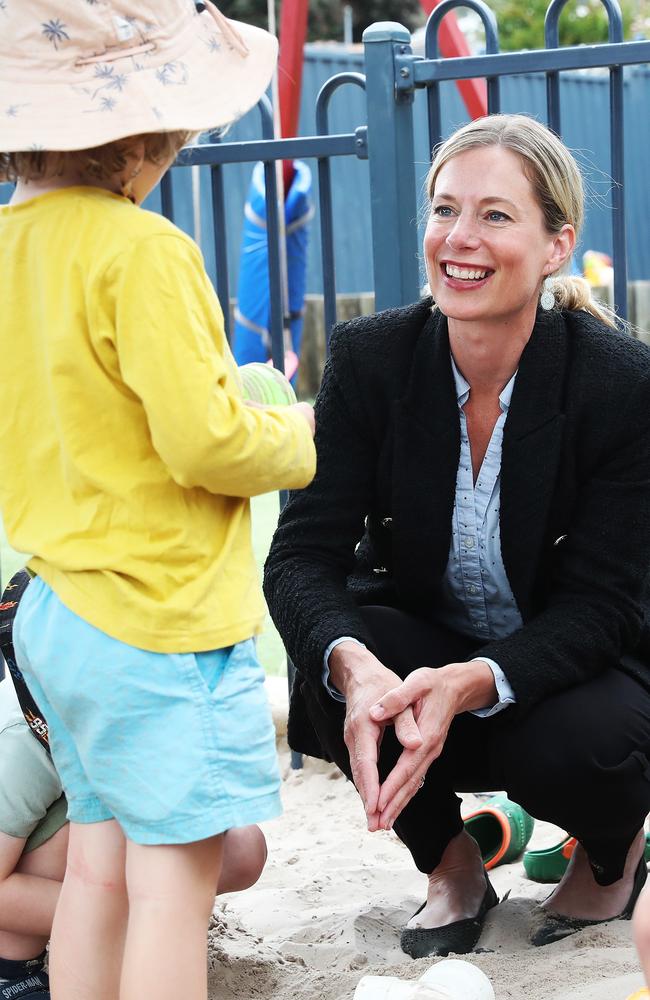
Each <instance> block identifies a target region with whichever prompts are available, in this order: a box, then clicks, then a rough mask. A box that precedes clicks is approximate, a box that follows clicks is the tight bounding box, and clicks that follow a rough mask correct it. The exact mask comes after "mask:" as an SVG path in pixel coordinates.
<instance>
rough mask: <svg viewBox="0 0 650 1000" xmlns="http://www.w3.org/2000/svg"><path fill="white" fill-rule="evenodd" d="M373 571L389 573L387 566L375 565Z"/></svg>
mask: <svg viewBox="0 0 650 1000" xmlns="http://www.w3.org/2000/svg"><path fill="white" fill-rule="evenodd" d="M373 573H388V570H387V569H386V567H385V566H375V568H374V569H373Z"/></svg>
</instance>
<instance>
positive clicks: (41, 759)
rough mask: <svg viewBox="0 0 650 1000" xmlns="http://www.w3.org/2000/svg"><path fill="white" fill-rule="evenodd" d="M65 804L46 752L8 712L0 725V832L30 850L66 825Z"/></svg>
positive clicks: (19, 718) (19, 715)
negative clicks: (14, 838) (24, 842)
mask: <svg viewBox="0 0 650 1000" xmlns="http://www.w3.org/2000/svg"><path fill="white" fill-rule="evenodd" d="M66 814H67V803H66V800H65V796H64V795H63V789H62V788H61V782H60V781H59V776H58V774H57V773H56V770H55V769H54V765H53V763H52V760H51V759H50V756H49V754H48V753H47V751H46V750H45V749H44V748H43V747H42V746H41V744H40V743H39V742H38V740H36V739H35V738H34V737H33V736H32V734H31V733H30V731H29V727H28V725H27V723H26V722H25V719H24V717H23V714H22V712H21V711H20V710H19V709H12V710H11V711H10V712H9V713H8V714H7V715H6V716H5V717H4V719H3V720H2V722H1V723H0V832H1V833H6V834H7V835H8V836H10V837H20V838H21V839H24V840H26V841H27V843H26V844H25V851H33V850H35V849H36V848H37V847H40V846H41V844H44V843H45V841H46V840H49V839H50V837H53V836H54V834H55V833H56V832H57V830H60V829H61V827H62V826H64V825H65V823H66Z"/></svg>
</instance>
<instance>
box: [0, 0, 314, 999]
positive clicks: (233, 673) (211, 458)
mask: <svg viewBox="0 0 650 1000" xmlns="http://www.w3.org/2000/svg"><path fill="white" fill-rule="evenodd" d="M2 14H3V21H2V31H1V32H0V90H1V91H2V93H3V100H5V101H6V102H7V104H8V105H10V106H11V108H12V109H13V110H12V114H11V115H8V116H6V118H4V119H3V124H2V130H1V131H0V145H1V147H2V152H0V171H2V173H4V176H5V178H6V179H9V180H14V181H16V188H15V192H14V195H13V198H12V200H11V203H10V204H9V206H7V207H5V208H2V209H0V301H2V304H3V308H2V314H1V315H0V351H1V353H2V356H3V376H4V377H3V386H4V395H3V409H4V411H5V413H11V414H12V420H11V421H5V422H4V424H3V425H2V427H1V428H0V507H1V510H2V516H3V519H4V523H5V527H6V530H7V534H8V536H9V540H10V542H11V544H12V545H13V546H14V547H15V548H17V549H19V550H22V551H25V552H30V553H33V555H32V557H31V559H30V562H29V564H28V565H29V569H30V571H31V572H32V573H33V574H35V578H34V580H33V581H32V582H31V584H30V585H29V587H28V588H27V591H26V593H25V596H24V598H23V600H22V602H21V605H20V608H19V612H18V615H17V618H16V622H15V628H14V645H15V649H16V657H17V661H18V665H19V667H20V668H21V670H22V671H23V673H24V675H25V678H26V680H27V683H28V685H29V688H30V691H31V693H32V695H33V697H34V698H35V700H36V702H37V704H38V705H39V706H40V708H41V709H42V711H43V714H44V716H45V717H46V718H47V721H48V725H49V737H50V743H51V748H52V755H53V760H54V764H55V765H56V769H57V771H58V773H59V775H60V777H61V781H62V785H63V789H64V791H65V793H66V798H67V801H68V816H69V819H70V821H71V822H70V835H69V850H68V864H67V870H66V875H65V880H64V883H63V887H62V890H61V894H60V898H59V903H58V906H57V910H56V914H55V918H54V926H53V930H52V938H51V952H50V976H51V988H52V996H53V997H54V1000H73V998H74V1000H117V998H118V996H119V998H120V1000H136V998H138V1000H141V998H142V997H143V996H155V997H156V998H157V1000H168V998H169V1000H171V998H174V1000H176V998H177V997H179V996H183V997H184V1000H205V997H206V995H207V992H206V991H207V986H206V972H205V957H206V956H205V949H206V927H207V922H208V918H209V915H210V912H211V909H212V904H213V897H214V887H215V885H217V883H218V882H219V877H220V868H221V856H222V850H223V834H224V831H226V830H228V829H230V828H232V827H241V826H246V825H249V824H254V823H256V822H258V821H259V820H262V819H267V818H269V817H271V816H273V815H276V814H277V813H278V811H279V808H280V805H279V795H278V789H279V776H278V770H277V762H276V759H275V746H274V733H273V726H272V722H271V719H270V713H269V710H268V705H267V703H266V699H265V696H264V692H263V673H262V670H261V668H260V666H259V663H258V662H257V658H256V655H255V645H254V636H255V634H256V633H257V632H258V631H259V629H260V627H261V622H262V616H263V603H262V599H261V595H260V591H259V585H258V582H257V580H256V573H255V567H254V562H253V555H252V548H251V540H250V506H249V498H250V497H251V496H253V495H255V494H257V493H262V492H265V491H267V490H271V489H280V488H299V487H302V486H304V485H306V484H307V483H308V482H309V481H310V479H311V478H312V476H313V474H314V469H315V452H314V447H313V442H312V435H313V430H314V424H313V414H312V411H311V408H310V407H308V406H307V405H306V404H300V403H298V404H295V405H294V406H287V407H267V408H264V407H261V408H260V407H252V406H247V405H246V404H245V403H244V401H243V399H242V396H241V390H240V385H239V379H238V376H237V372H236V368H235V364H234V361H233V358H232V355H231V353H230V350H229V348H228V344H227V342H226V339H225V335H224V329H223V322H222V315H221V311H220V308H219V304H218V301H217V299H216V297H215V294H214V291H213V289H212V286H211V284H210V282H209V280H208V278H207V275H206V273H205V269H204V266H203V261H202V258H201V254H200V252H199V250H198V248H197V247H196V246H195V244H193V242H192V241H191V240H190V239H188V238H187V237H186V236H185V235H184V234H183V233H181V232H180V231H179V230H177V229H176V228H175V227H174V226H172V225H171V224H170V223H169V222H167V221H166V220H164V219H162V218H161V217H159V216H156V215H153V214H151V213H148V212H145V211H143V210H142V209H141V208H140V207H139V205H140V204H141V202H142V201H143V199H144V198H145V197H146V195H147V194H148V193H149V191H150V190H151V189H152V188H153V187H154V186H155V184H157V183H158V181H159V179H160V177H161V176H162V175H163V173H164V172H165V170H166V169H167V168H168V167H169V166H170V164H171V162H172V160H173V158H174V156H175V154H176V152H177V151H178V149H179V147H180V145H182V144H183V143H184V142H185V141H187V140H188V138H189V137H190V135H191V134H192V133H195V132H197V131H200V130H202V129H206V128H211V127H212V128H215V127H219V126H222V125H224V124H226V123H227V122H228V121H230V120H232V119H233V118H235V117H236V116H237V115H239V114H241V113H243V112H244V111H245V110H247V109H248V108H249V107H250V106H252V105H253V104H254V103H255V102H256V101H257V99H258V98H259V96H260V95H261V93H262V92H263V91H264V89H265V87H266V86H267V84H268V82H269V79H270V75H271V72H272V68H273V65H274V61H275V55H276V45H275V42H274V40H273V39H271V38H270V37H269V36H267V35H266V33H264V32H261V31H259V30H258V29H253V28H249V27H247V26H245V25H238V24H234V23H233V22H230V21H228V20H227V19H225V18H224V17H223V15H221V14H220V12H219V11H218V10H217V8H216V7H215V6H214V5H213V4H212V3H210V2H206V3H194V2H190V0H139V2H138V3H135V2H134V0H101V2H99V3H84V4H74V5H71V4H69V3H63V0H35V2H34V3H31V4H29V5H26V4H22V3H18V2H16V0H8V2H7V4H6V5H5V10H4V11H3V12H2ZM26 497H28V498H29V500H28V501H25V498H26Z"/></svg>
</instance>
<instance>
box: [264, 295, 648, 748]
mask: <svg viewBox="0 0 650 1000" xmlns="http://www.w3.org/2000/svg"><path fill="white" fill-rule="evenodd" d="M316 428H317V430H316V447H317V454H318V467H317V473H316V477H315V479H314V481H313V482H312V484H311V485H310V486H309V487H308V488H307V489H304V490H301V491H299V492H295V493H293V494H292V495H291V497H290V500H289V502H288V504H287V505H286V507H285V509H284V511H283V513H282V515H281V518H280V523H279V526H278V529H277V532H276V534H275V537H274V540H273V544H272V547H271V551H270V554H269V557H268V560H267V564H266V571H265V587H264V589H265V594H266V598H267V601H268V604H269V608H270V611H271V614H272V616H273V619H274V621H275V623H276V625H277V627H278V630H279V632H280V634H281V636H282V638H283V640H284V642H285V645H286V647H287V651H288V653H289V655H290V656H291V658H292V660H293V662H294V664H295V666H296V668H297V670H298V672H299V683H297V684H295V685H294V692H293V695H292V703H291V711H290V723H291V725H290V736H291V733H293V734H294V738H293V742H294V743H295V744H296V743H297V744H299V745H296V746H295V749H298V750H303V751H304V752H306V753H311V754H317V753H318V747H317V745H315V744H314V741H313V734H312V731H311V727H310V726H307V725H305V726H304V727H303V726H302V725H301V719H302V716H303V715H304V705H303V702H302V694H301V687H302V684H303V683H309V684H310V685H313V686H314V691H315V693H317V694H318V696H319V697H322V693H323V688H322V680H321V677H322V669H323V653H324V650H325V649H326V647H327V645H328V644H329V643H330V642H331V641H332V640H333V639H335V638H337V637H339V636H341V635H350V636H355V637H356V638H358V639H360V640H361V641H362V642H365V643H366V644H367V645H368V646H369V648H371V649H372V648H373V644H372V639H371V637H370V636H369V635H368V634H367V632H366V629H365V627H364V625H363V622H362V620H361V618H360V616H359V613H358V610H357V609H358V605H359V604H387V605H392V606H395V607H398V608H402V609H404V610H407V611H410V612H411V613H412V614H415V615H418V616H421V617H423V618H425V619H433V620H435V616H436V595H437V593H438V591H439V586H440V581H441V578H442V576H443V574H444V571H445V567H446V564H447V559H448V555H449V545H450V537H451V515H452V510H453V502H454V488H455V482H456V472H457V468H458V460H459V454H460V429H459V419H458V406H457V402H456V393H455V387H454V381H453V375H452V371H451V364H450V359H449V339H448V333H447V322H446V319H445V317H444V316H442V315H441V314H440V313H435V314H432V313H431V301H430V300H428V299H427V300H424V301H422V302H419V303H417V304H416V305H413V306H409V307H406V308H403V309H396V310H389V311H386V312H384V313H379V314H378V315H375V316H369V317H362V318H360V319H356V320H353V321H351V322H349V323H345V324H342V325H340V326H339V327H337V328H336V330H335V332H334V335H333V337H332V342H331V356H330V359H329V361H328V363H327V366H326V369H325V374H324V377H323V383H322V386H321V390H320V392H319V395H318V399H317V402H316ZM500 526H501V548H502V554H503V561H504V565H505V568H506V572H507V574H508V579H509V581H510V585H511V587H512V591H513V594H514V596H515V599H516V601H517V604H518V606H519V610H520V612H521V615H522V618H523V621H524V625H523V627H522V628H520V629H518V630H517V631H516V632H515V633H513V634H512V635H510V636H509V637H508V638H506V639H499V640H495V641H490V642H487V643H485V644H484V645H482V646H479V647H478V648H477V650H476V651H475V652H474V654H473V655H481V654H482V655H485V656H489V657H491V658H492V659H494V660H496V662H497V663H499V665H500V666H501V667H502V669H503V670H504V672H505V674H506V676H507V678H508V680H509V681H510V684H511V685H512V687H513V689H514V692H515V696H516V699H517V703H516V706H514V707H512V708H509V709H507V710H506V712H504V713H503V717H507V716H510V717H511V718H512V716H513V713H515V712H516V713H522V712H526V711H528V710H529V709H530V708H531V707H532V706H533V705H534V704H535V703H536V702H538V701H539V700H540V699H542V698H546V697H548V696H549V695H551V694H552V693H554V692H556V691H560V690H562V689H564V688H567V687H569V686H571V685H574V684H579V683H581V682H583V681H586V680H588V679H589V678H590V677H593V676H595V675H596V674H598V673H600V672H601V671H603V670H605V669H606V668H608V667H612V666H619V667H621V668H622V669H624V670H626V671H628V672H630V673H632V674H633V675H634V676H636V677H637V678H638V679H640V680H641V681H642V683H643V684H644V685H645V686H646V687H648V688H649V689H650V626H649V622H650V600H649V597H650V588H649V587H648V570H649V569H650V349H649V348H648V347H646V346H645V345H643V344H641V343H639V342H638V341H636V340H634V339H633V338H632V337H630V336H629V335H627V334H621V333H618V332H615V331H613V330H611V329H609V328H608V327H606V326H605V325H603V324H602V323H600V322H599V321H598V320H596V319H595V318H593V317H592V316H591V315H589V314H588V313H585V312H583V311H580V312H563V313H558V312H557V311H553V312H550V313H544V312H543V311H541V310H540V311H539V313H538V317H537V321H536V324H535V328H534V331H533V334H532V336H531V338H530V340H529V342H528V344H527V345H526V348H525V350H524V352H523V354H522V357H521V361H520V364H519V369H518V374H517V379H516V382H515V386H514V391H513V394H512V400H511V404H510V408H509V411H508V419H507V421H506V424H505V428H504V436H503V450H502V464H501V510H500Z"/></svg>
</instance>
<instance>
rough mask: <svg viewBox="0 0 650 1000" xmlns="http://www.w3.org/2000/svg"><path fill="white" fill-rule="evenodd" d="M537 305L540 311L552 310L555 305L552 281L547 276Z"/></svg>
mask: <svg viewBox="0 0 650 1000" xmlns="http://www.w3.org/2000/svg"><path fill="white" fill-rule="evenodd" d="M539 304H540V306H541V307H542V309H546V310H547V311H548V310H549V309H552V308H553V306H554V305H555V295H554V294H553V279H552V278H551V276H550V275H549V276H548V278H544V284H543V285H542V294H541V295H540V297H539Z"/></svg>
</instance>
